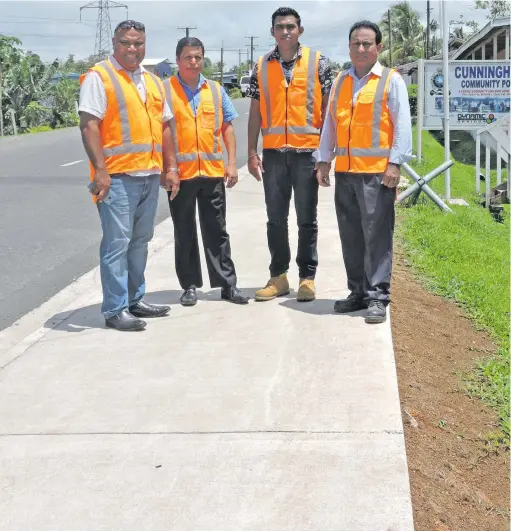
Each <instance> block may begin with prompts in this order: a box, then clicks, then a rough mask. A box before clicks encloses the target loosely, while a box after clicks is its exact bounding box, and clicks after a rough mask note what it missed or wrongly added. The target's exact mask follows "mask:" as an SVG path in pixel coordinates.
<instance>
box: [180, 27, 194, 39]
mask: <svg viewBox="0 0 511 531" xmlns="http://www.w3.org/2000/svg"><path fill="white" fill-rule="evenodd" d="M177 29H182V30H185V31H186V38H188V37H189V36H190V30H191V29H197V28H196V27H195V26H194V27H193V28H192V27H190V26H185V27H184V28H180V27H178V28H177Z"/></svg>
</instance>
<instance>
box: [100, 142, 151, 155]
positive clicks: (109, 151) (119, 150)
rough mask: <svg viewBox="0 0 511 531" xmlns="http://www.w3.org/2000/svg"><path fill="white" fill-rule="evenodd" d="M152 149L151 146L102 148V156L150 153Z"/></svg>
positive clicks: (133, 145)
mask: <svg viewBox="0 0 511 531" xmlns="http://www.w3.org/2000/svg"><path fill="white" fill-rule="evenodd" d="M152 149H153V145H152V144H123V145H122V146H115V147H112V148H103V155H105V157H113V156H114V155H126V154H127V153H151V151H152ZM160 151H161V146H160Z"/></svg>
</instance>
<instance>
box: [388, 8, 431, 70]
mask: <svg viewBox="0 0 511 531" xmlns="http://www.w3.org/2000/svg"><path fill="white" fill-rule="evenodd" d="M390 18H391V36H392V63H393V65H399V64H405V63H410V62H412V61H415V60H417V59H418V58H419V57H423V55H424V28H423V27H422V24H421V22H420V15H419V13H418V12H417V11H415V10H414V9H412V7H411V5H410V3H409V2H407V1H404V2H400V3H399V4H394V5H393V6H392V7H391V9H390ZM380 27H381V28H382V34H383V40H384V50H383V51H382V53H381V54H380V57H379V58H380V61H381V62H382V63H383V64H386V65H388V64H389V62H390V51H389V49H388V42H389V23H388V16H387V15H386V14H385V15H384V16H383V17H382V20H381V22H380Z"/></svg>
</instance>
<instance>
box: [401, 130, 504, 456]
mask: <svg viewBox="0 0 511 531" xmlns="http://www.w3.org/2000/svg"><path fill="white" fill-rule="evenodd" d="M422 138H423V146H422V150H423V156H424V160H423V161H422V162H421V163H419V162H416V163H413V164H412V166H414V168H415V169H416V171H417V172H418V173H419V174H421V175H424V174H426V173H427V172H428V171H430V170H432V169H433V168H436V167H437V166H439V165H440V164H441V163H442V162H443V160H444V148H443V146H442V145H441V144H440V143H439V142H438V141H437V140H436V139H435V138H434V137H433V136H432V135H431V134H429V133H428V132H426V131H424V132H423V137H422ZM506 178H507V172H506V173H505V174H504V175H503V179H504V180H505V179H506ZM494 179H495V176H494V175H493V176H492V180H494ZM494 184H495V182H493V183H492V185H494ZM431 187H432V188H433V189H434V190H435V191H436V192H437V193H439V194H443V193H444V190H445V188H444V187H445V184H444V177H443V175H442V176H439V177H437V178H436V179H434V180H433V182H432V183H431ZM483 187H484V183H483ZM451 197H453V198H463V199H465V200H466V201H467V202H468V203H469V206H468V207H465V206H456V205H451V208H452V209H453V210H454V212H455V213H454V215H452V214H445V213H443V212H442V211H440V209H439V208H438V207H437V206H436V205H434V204H433V203H432V202H431V201H430V200H429V199H427V198H426V197H425V196H424V194H422V195H421V199H420V200H419V202H418V204H417V205H415V206H413V207H410V208H406V207H401V208H399V209H398V213H399V216H398V217H399V220H400V222H399V224H398V237H399V238H400V241H401V243H402V245H403V248H404V250H405V253H406V256H407V259H408V260H409V262H410V263H411V265H412V268H413V270H414V271H415V273H416V274H417V276H418V277H419V278H420V279H421V282H422V283H423V284H424V285H425V286H426V287H427V288H428V289H429V290H431V291H433V292H435V293H437V294H440V295H442V296H444V297H446V298H448V299H452V300H454V301H456V302H457V303H458V304H459V305H460V306H461V307H462V308H463V309H464V311H465V312H466V314H467V315H468V316H469V317H470V318H471V319H472V320H473V322H474V325H475V326H476V327H477V328H479V329H482V330H485V331H487V332H488V333H489V335H490V336H491V337H492V338H493V339H494V341H495V342H496V343H497V345H498V351H497V352H492V353H486V352H474V359H475V361H474V369H473V371H472V372H471V373H469V374H464V375H460V376H461V377H462V379H463V381H464V385H465V389H466V391H467V393H469V394H470V395H471V396H477V397H479V398H481V399H482V400H484V401H485V402H487V403H488V404H489V405H491V406H492V407H493V408H495V410H496V411H497V412H498V414H499V417H500V426H501V431H500V432H499V433H494V434H492V435H491V437H492V438H493V439H494V440H495V441H498V442H499V443H501V444H504V445H505V446H507V447H509V430H510V426H509V415H510V410H509V374H510V373H509V346H510V344H509V319H510V314H509V308H510V282H509V277H510V269H509V267H510V264H509V256H510V255H509V253H510V245H509V236H510V220H509V205H505V207H506V208H505V211H504V220H503V222H502V223H498V222H496V221H495V220H494V219H493V217H492V216H491V214H490V213H489V211H488V209H485V208H483V207H482V206H481V198H480V197H479V196H477V195H476V193H475V168H474V166H471V165H467V164H463V163H461V162H456V163H455V164H454V166H453V167H452V168H451ZM441 332H442V331H441V330H439V331H438V333H441Z"/></svg>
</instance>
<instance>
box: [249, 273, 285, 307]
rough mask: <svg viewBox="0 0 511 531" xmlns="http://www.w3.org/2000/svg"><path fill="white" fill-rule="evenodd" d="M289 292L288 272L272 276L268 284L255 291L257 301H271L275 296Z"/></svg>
mask: <svg viewBox="0 0 511 531" xmlns="http://www.w3.org/2000/svg"><path fill="white" fill-rule="evenodd" d="M288 293H289V282H288V281H287V274H286V273H282V275H279V276H278V277H271V278H270V280H268V283H267V284H266V286H265V287H264V288H262V289H258V290H257V291H256V292H255V300H256V301H271V300H272V299H274V298H275V297H280V296H281V295H287V294H288Z"/></svg>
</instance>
